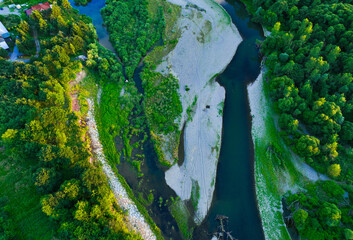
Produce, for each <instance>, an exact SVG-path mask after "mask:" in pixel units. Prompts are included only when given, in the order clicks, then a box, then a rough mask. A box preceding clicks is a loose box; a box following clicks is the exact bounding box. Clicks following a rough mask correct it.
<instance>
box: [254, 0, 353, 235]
mask: <svg viewBox="0 0 353 240" xmlns="http://www.w3.org/2000/svg"><path fill="white" fill-rule="evenodd" d="M250 9H252V10H253V13H254V17H253V19H254V20H255V21H257V22H259V23H261V24H262V25H264V26H265V27H266V29H268V30H269V31H270V32H271V35H270V36H268V37H267V38H266V39H265V40H264V41H263V42H261V43H260V44H261V54H262V55H263V56H264V58H263V61H264V64H265V68H266V71H267V73H266V82H267V85H268V88H269V91H270V95H271V96H272V99H273V101H274V105H275V108H276V110H277V112H278V113H279V120H278V123H279V127H280V129H281V132H280V133H281V136H282V137H283V139H284V141H285V142H286V144H287V145H288V146H290V148H291V149H292V151H293V152H294V153H296V154H297V155H299V156H300V157H302V158H303V159H305V162H306V163H308V164H309V165H310V166H312V167H313V168H314V169H315V170H317V171H318V172H320V173H323V174H326V175H327V176H328V177H329V178H331V179H332V180H333V181H328V182H323V183H321V182H318V183H315V184H308V186H306V190H305V191H303V192H301V193H297V194H292V195H289V196H288V197H287V204H288V205H289V208H290V210H291V212H292V214H291V217H292V219H293V220H294V223H295V226H296V229H297V231H298V232H299V233H300V235H301V236H302V237H304V239H326V240H327V239H353V234H352V233H353V232H352V229H353V218H352V215H351V212H352V210H353V207H352V204H351V201H352V200H351V199H352V195H353V192H352V188H351V186H350V185H351V184H352V183H353V168H352V167H353V161H352V160H353V148H352V144H353V75H352V74H353V31H352V27H353V1H350V0H344V1H336V0H328V1H321V0H303V1H299V0H291V1H286V0H254V1H253V2H252V6H251V8H250Z"/></svg>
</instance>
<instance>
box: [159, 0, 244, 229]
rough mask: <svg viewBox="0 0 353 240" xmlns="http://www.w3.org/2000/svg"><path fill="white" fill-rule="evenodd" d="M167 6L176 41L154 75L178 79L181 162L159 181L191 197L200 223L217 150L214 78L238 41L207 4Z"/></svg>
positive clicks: (180, 0) (182, 0)
mask: <svg viewBox="0 0 353 240" xmlns="http://www.w3.org/2000/svg"><path fill="white" fill-rule="evenodd" d="M170 2H171V3H173V4H176V5H179V6H181V7H182V10H181V16H180V18H179V20H178V23H177V24H178V28H179V29H180V30H181V37H180V38H179V40H178V43H177V44H176V46H175V48H174V49H173V50H172V51H171V52H169V54H168V55H167V56H165V57H164V58H163V61H162V63H161V64H159V65H158V66H157V69H156V71H158V72H160V73H162V74H165V75H167V74H172V75H173V76H174V77H175V78H176V79H178V80H179V93H180V97H181V102H182V107H183V112H182V116H181V119H177V120H176V121H177V122H178V124H179V129H180V130H181V129H182V128H183V127H184V126H185V129H184V136H183V137H184V161H183V163H182V164H181V166H179V165H178V164H177V163H175V162H174V165H172V166H171V168H170V169H168V170H167V171H166V173H165V179H166V182H167V184H168V185H169V186H170V187H171V188H172V189H173V190H174V191H175V192H176V193H177V195H178V196H179V197H180V198H181V200H189V199H190V198H191V197H192V195H196V196H197V199H196V204H195V205H196V206H195V208H196V209H195V216H194V221H195V223H197V224H200V223H201V222H202V220H203V219H204V218H205V216H206V215H207V212H208V209H209V207H210V205H211V202H212V197H213V192H214V188H215V178H216V170H217V163H218V158H219V151H220V146H221V135H222V113H223V103H224V98H225V90H224V88H223V87H221V86H220V85H219V84H218V83H217V82H216V76H217V75H218V74H219V73H221V72H222V71H224V69H225V68H226V67H227V65H228V64H229V62H230V61H231V60H232V58H233V56H234V54H235V52H236V49H237V47H238V45H239V44H240V42H241V41H242V38H241V36H240V34H239V32H238V30H237V29H236V27H235V25H234V24H233V23H232V22H231V18H230V16H229V15H228V13H227V12H226V11H225V10H224V9H223V8H222V7H221V6H220V5H219V4H218V3H216V2H214V1H213V0H192V1H186V0H170ZM169 141H173V139H170V140H168V138H165V141H164V142H163V144H165V145H166V146H168V145H169V144H170V142H169ZM162 149H163V151H168V150H167V149H168V147H162ZM164 155H165V156H169V155H170V154H168V152H165V153H164ZM166 160H167V161H168V159H166ZM169 162H170V163H173V160H172V159H170V160H169ZM195 191H197V193H195Z"/></svg>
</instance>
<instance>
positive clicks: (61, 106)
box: [0, 0, 140, 239]
mask: <svg viewBox="0 0 353 240" xmlns="http://www.w3.org/2000/svg"><path fill="white" fill-rule="evenodd" d="M31 28H34V29H36V30H37V32H38V34H39V36H38V37H39V39H40V40H41V41H40V43H41V52H40V53H39V56H38V57H32V59H31V61H30V63H28V64H24V63H22V62H14V63H12V62H9V61H6V60H4V59H0V65H1V68H0V69H1V70H0V78H1V81H0V91H1V94H0V99H1V101H0V116H1V117H0V121H1V124H0V134H1V136H2V140H1V145H2V146H3V152H2V155H1V165H2V167H4V168H2V170H1V176H4V177H5V179H9V177H7V176H13V177H15V178H14V179H11V182H12V183H14V185H12V186H11V187H10V186H8V187H9V188H12V189H13V191H12V192H9V191H8V189H7V188H4V187H3V186H6V185H3V184H2V185H1V188H0V192H1V195H2V198H1V204H0V207H1V211H0V213H1V222H2V223H5V224H2V225H1V228H0V234H1V238H3V239H28V238H35V239H52V238H53V237H58V238H61V239H139V238H140V237H139V236H137V235H136V234H134V233H133V232H130V228H129V225H128V223H127V222H126V220H125V213H124V212H122V211H121V210H120V208H119V206H118V205H117V203H116V200H115V197H114V195H113V193H112V192H111V190H110V188H109V185H108V182H107V180H106V177H105V175H104V174H103V172H102V169H101V166H100V165H99V164H98V163H97V162H96V161H95V160H94V156H92V154H91V152H90V142H89V137H88V133H87V129H86V128H85V119H84V117H83V116H82V115H81V114H83V115H84V112H83V113H81V114H79V113H77V112H73V111H72V109H71V106H72V104H71V98H70V95H69V82H70V81H72V80H74V79H75V74H76V73H78V72H79V71H80V70H81V68H82V66H81V63H80V62H79V61H77V60H74V58H75V56H77V55H79V54H82V53H84V52H86V51H87V50H89V49H90V48H89V47H88V46H89V45H90V44H92V43H95V41H96V38H97V37H96V34H95V31H94V28H93V25H92V24H91V22H90V19H88V18H87V17H84V16H80V15H79V14H78V12H77V11H76V10H74V9H72V8H71V6H70V4H69V3H68V2H67V0H62V1H58V2H57V3H54V4H53V5H52V8H51V9H48V10H46V11H42V12H38V11H34V12H33V14H32V15H31V16H30V18H28V19H26V20H22V21H21V23H20V25H19V27H18V28H17V29H16V34H18V36H20V38H19V42H18V45H23V47H24V48H25V47H26V44H25V42H26V39H31V38H33V36H32V35H31V34H32V29H31ZM102 61H103V60H102ZM103 62H104V61H103ZM81 100H82V99H81ZM90 159H91V160H90ZM24 166H25V167H26V169H23V167H24ZM9 171H11V172H13V173H9ZM9 174H10V175H9ZM21 178H23V179H26V182H24V181H21V180H19V179H21ZM4 184H7V182H6V183H4ZM35 189H36V190H35ZM16 199H17V200H16ZM19 199H20V201H18V200H19ZM39 199H40V200H39ZM14 203H16V206H14ZM34 218H35V219H34ZM26 219H27V220H28V221H26ZM31 220H33V221H31ZM20 223H21V227H20V228H19V227H18V226H19V224H20Z"/></svg>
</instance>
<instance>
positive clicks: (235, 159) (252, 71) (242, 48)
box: [70, 0, 264, 240]
mask: <svg viewBox="0 0 353 240" xmlns="http://www.w3.org/2000/svg"><path fill="white" fill-rule="evenodd" d="M70 2H71V4H72V6H73V7H74V8H76V9H78V10H79V12H80V13H81V14H86V15H87V16H89V17H91V18H92V23H93V24H94V26H95V27H96V30H97V34H98V38H99V42H100V43H101V44H102V45H103V46H104V47H105V48H107V49H109V50H113V47H112V44H111V43H110V42H109V34H108V32H107V31H106V29H105V27H104V26H103V20H102V17H101V15H100V9H101V8H102V7H104V5H105V1H104V0H94V1H92V2H91V3H88V5H87V6H84V7H77V6H74V4H73V1H72V0H70ZM218 2H219V3H220V4H221V5H222V6H223V7H224V8H225V9H226V11H227V12H228V13H229V15H230V16H231V17H232V20H233V23H234V24H235V25H236V26H237V28H238V30H239V32H240V34H241V36H242V38H243V42H242V43H241V44H240V45H239V47H238V49H237V52H236V54H235V56H234V57H233V59H232V61H231V63H230V64H229V65H228V67H227V69H226V70H225V71H224V72H223V73H222V74H221V75H220V76H219V78H218V82H219V83H220V84H221V85H222V86H223V87H224V88H225V89H226V99H225V104H224V115H223V135H222V146H221V152H220V159H219V163H218V169H217V178H216V185H215V192H214V197H213V202H212V205H211V208H210V211H209V213H208V215H207V217H206V219H205V220H204V222H203V223H202V224H201V225H200V226H199V227H197V228H196V229H195V231H194V236H193V239H196V240H199V239H200V240H201V239H202V240H205V239H210V235H209V234H211V233H212V232H214V231H215V230H216V228H217V226H218V223H217V222H216V221H215V217H216V216H217V215H226V216H227V217H228V218H229V222H228V224H227V230H228V231H231V232H232V235H233V237H235V238H236V239H239V240H261V239H264V235H263V230H262V226H261V220H260V216H259V211H258V208H257V202H256V193H255V180H254V147H253V143H252V138H251V116H250V109H249V103H248V99H247V88H246V86H247V84H249V83H251V82H253V81H254V80H255V79H256V77H257V76H258V74H259V72H260V61H261V59H260V57H259V54H258V49H257V48H256V45H255V42H256V39H259V40H261V39H263V32H262V29H261V26H259V25H256V24H254V23H252V22H251V21H250V16H249V14H248V13H247V11H246V9H245V6H244V5H243V4H242V3H241V2H239V1H236V0H229V1H228V2H225V1H221V0H218ZM147 148H149V149H151V147H147ZM151 151H152V149H151ZM151 151H149V152H151ZM153 155H154V154H146V157H147V158H155V156H153ZM154 161H155V159H147V164H146V165H145V167H147V168H151V169H149V170H148V172H151V173H153V174H152V175H153V178H151V179H150V180H149V182H150V184H152V185H153V184H157V185H155V188H157V189H158V188H159V190H161V191H163V194H162V193H161V195H164V196H173V195H174V196H175V194H174V192H172V190H170V189H169V187H168V188H167V187H165V186H166V183H165V180H164V173H163V171H162V170H161V169H159V168H157V167H156V165H155V164H152V163H154ZM122 168H123V169H124V171H126V172H129V170H128V167H127V166H126V165H122V166H121V167H120V169H119V171H121V170H123V169H122ZM122 175H123V176H124V175H125V174H122ZM152 175H151V176H152ZM129 176H132V174H128V175H126V176H124V177H125V178H126V181H127V182H128V184H129V185H130V186H131V185H135V184H138V183H137V182H136V183H134V182H133V179H132V180H129ZM162 185H163V187H161V186H162ZM131 187H132V188H133V186H131ZM163 189H165V190H163ZM146 190H147V189H146ZM157 192H158V191H157ZM158 195H159V194H157V196H158ZM156 200H157V199H155V202H157V201H156ZM157 205H158V204H157ZM152 208H153V210H154V211H160V212H159V213H158V212H154V213H152V211H150V214H151V215H152V218H153V219H154V220H155V222H156V224H157V225H158V227H160V228H161V230H162V232H164V234H163V235H164V236H165V237H168V238H169V237H172V238H174V239H179V236H180V235H179V233H178V228H177V226H176V224H175V222H174V221H173V220H174V219H170V215H169V214H167V215H166V211H167V209H163V208H162V209H160V208H158V207H152ZM151 210H152V209H151ZM153 215H154V216H153ZM163 218H166V219H163ZM161 220H164V221H161ZM165 220H166V221H165Z"/></svg>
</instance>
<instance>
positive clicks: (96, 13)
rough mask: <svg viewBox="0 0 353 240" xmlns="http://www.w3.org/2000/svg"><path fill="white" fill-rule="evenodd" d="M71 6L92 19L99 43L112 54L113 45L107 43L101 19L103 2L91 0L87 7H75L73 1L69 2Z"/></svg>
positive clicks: (107, 38)
mask: <svg viewBox="0 0 353 240" xmlns="http://www.w3.org/2000/svg"><path fill="white" fill-rule="evenodd" d="M69 2H70V4H71V6H72V7H73V8H75V9H77V10H78V11H79V12H80V14H85V15H86V16H88V17H90V18H91V19H92V23H93V25H94V26H95V28H96V30H97V35H98V39H99V43H100V44H101V45H102V46H103V47H105V48H106V49H109V50H111V51H113V52H114V48H113V45H112V44H111V43H110V41H109V34H108V32H107V30H106V29H105V27H104V25H103V23H104V22H103V18H102V16H101V13H100V10H101V9H102V8H103V7H104V6H105V0H93V1H92V2H89V3H88V5H87V6H75V1H74V0H69Z"/></svg>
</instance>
